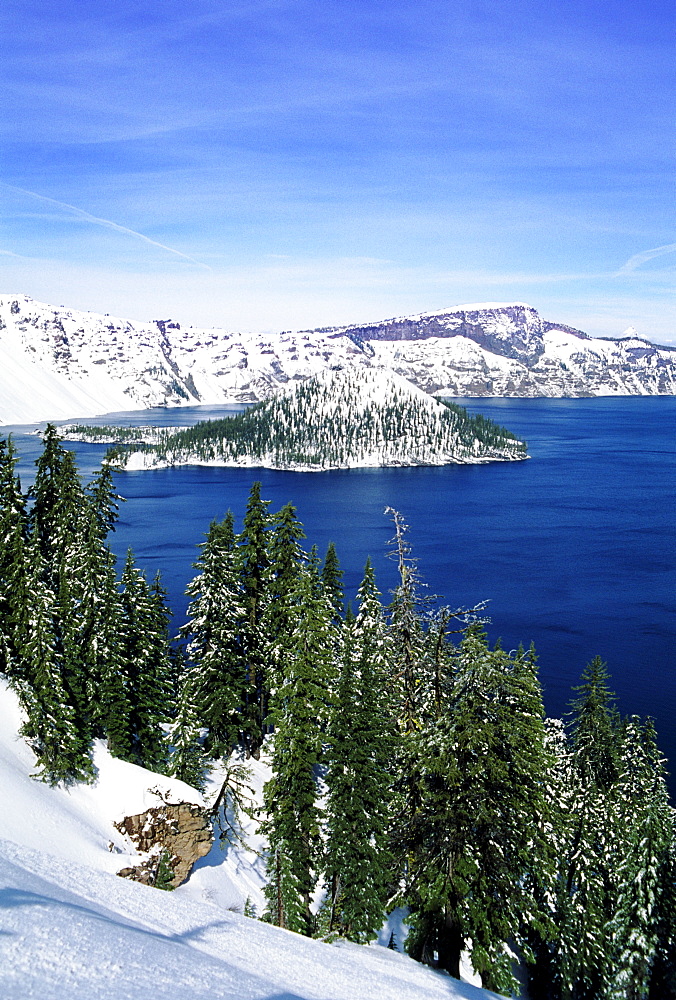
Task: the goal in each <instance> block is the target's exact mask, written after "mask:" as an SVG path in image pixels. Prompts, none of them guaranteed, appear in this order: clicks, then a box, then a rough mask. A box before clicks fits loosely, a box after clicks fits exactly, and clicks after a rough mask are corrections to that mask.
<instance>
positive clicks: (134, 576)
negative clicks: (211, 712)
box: [111, 550, 170, 773]
mask: <svg viewBox="0 0 676 1000" xmlns="http://www.w3.org/2000/svg"><path fill="white" fill-rule="evenodd" d="M120 600H121V605H122V618H121V629H122V658H121V671H120V676H121V677H122V678H123V680H124V701H122V700H121V701H120V705H121V706H122V705H123V704H124V703H126V705H127V706H128V710H129V714H128V716H127V717H126V719H123V718H119V719H118V720H117V727H118V729H119V730H120V736H119V737H118V739H119V745H120V746H123V745H125V744H126V745H127V746H128V747H129V748H130V749H129V751H128V754H126V755H124V757H123V759H126V760H130V761H131V762H132V763H134V764H140V765H141V766H142V767H147V768H148V769H149V770H151V771H159V772H161V773H162V772H163V771H164V770H165V768H166V760H167V745H166V742H165V739H164V734H163V730H162V725H163V723H164V722H166V721H167V720H168V715H169V711H168V708H169V706H168V702H169V695H170V683H169V676H170V662H169V648H168V636H167V620H168V617H169V612H168V610H167V607H166V603H165V594H164V591H163V589H162V587H161V584H160V583H159V580H157V578H156V580H155V583H154V584H153V587H152V589H150V588H149V587H148V584H147V582H146V579H145V576H144V575H143V573H142V572H141V571H140V570H139V569H138V568H137V566H136V564H135V561H134V557H133V553H132V552H131V550H130V551H129V552H128V553H127V560H126V563H125V567H124V571H123V573H122V592H121V598H120ZM125 727H126V728H125ZM112 749H113V748H112V747H111V751H112ZM119 755H120V756H123V755H122V753H120V754H119Z"/></svg>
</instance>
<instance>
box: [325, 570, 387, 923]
mask: <svg viewBox="0 0 676 1000" xmlns="http://www.w3.org/2000/svg"><path fill="white" fill-rule="evenodd" d="M379 596H380V595H379V594H378V591H377V589H376V585H375V579H374V575H373V569H372V567H371V564H370V562H367V564H366V569H365V572H364V580H363V582H362V585H361V587H360V589H359V593H358V599H359V602H360V607H359V612H358V614H357V616H356V619H354V620H349V621H348V622H347V623H346V624H345V626H344V629H343V636H344V638H343V643H342V647H343V648H342V662H341V664H340V676H339V679H338V685H337V689H336V703H335V706H334V708H333V711H332V715H331V719H330V722H329V726H328V731H327V739H328V750H327V757H328V770H327V774H326V784H327V788H328V795H327V806H326V814H327V832H326V844H325V857H326V861H325V877H326V883H327V894H328V899H327V903H328V905H329V907H330V916H329V921H328V928H327V930H328V931H329V932H338V933H339V934H341V935H343V936H344V937H347V938H349V939H350V940H352V941H357V942H367V941H369V940H372V939H373V938H374V937H375V936H376V934H377V932H378V930H379V929H380V928H381V926H382V923H383V919H384V915H385V904H386V900H387V894H388V886H389V883H390V881H391V876H392V872H391V861H390V857H389V850H388V840H389V819H390V816H389V804H390V799H391V788H390V786H391V780H392V775H391V760H392V751H393V745H394V718H393V715H392V713H391V711H390V710H389V709H390V705H389V704H388V691H387V671H388V656H389V643H388V638H387V634H386V627H385V622H384V619H383V611H382V607H381V604H380V600H379Z"/></svg>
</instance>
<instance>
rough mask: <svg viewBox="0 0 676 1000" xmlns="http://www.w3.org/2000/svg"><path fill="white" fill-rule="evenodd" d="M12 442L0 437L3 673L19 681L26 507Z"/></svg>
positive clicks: (0, 644)
mask: <svg viewBox="0 0 676 1000" xmlns="http://www.w3.org/2000/svg"><path fill="white" fill-rule="evenodd" d="M17 461H18V458H17V455H16V451H15V449H14V445H13V443H12V439H11V438H8V439H5V438H0V673H2V674H5V675H6V676H8V677H10V678H12V679H14V681H15V682H16V683H18V682H19V675H18V669H19V656H18V650H17V647H16V637H15V623H14V620H15V616H16V614H17V611H18V608H17V600H18V599H19V597H20V596H21V597H23V595H25V593H26V580H25V576H24V574H25V572H26V557H25V551H24V549H25V543H26V532H27V525H26V508H25V502H24V497H23V494H22V492H21V483H20V482H19V478H18V476H17V475H16V472H15V467H16V463H17Z"/></svg>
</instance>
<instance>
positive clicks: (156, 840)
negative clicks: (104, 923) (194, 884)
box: [115, 802, 213, 889]
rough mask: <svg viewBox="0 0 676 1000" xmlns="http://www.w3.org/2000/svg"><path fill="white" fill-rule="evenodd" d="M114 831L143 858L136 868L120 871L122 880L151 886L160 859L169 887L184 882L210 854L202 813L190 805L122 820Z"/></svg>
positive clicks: (173, 805)
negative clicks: (166, 869)
mask: <svg viewBox="0 0 676 1000" xmlns="http://www.w3.org/2000/svg"><path fill="white" fill-rule="evenodd" d="M115 826H116V828H117V829H118V830H119V831H120V833H123V834H124V835H125V836H127V837H129V839H130V840H131V841H132V842H133V844H134V846H135V847H136V848H137V850H138V851H139V853H141V854H147V855H148V857H147V858H145V859H144V860H143V861H142V862H140V863H139V864H138V865H135V866H133V867H128V868H122V869H121V870H120V871H119V872H118V873H117V874H118V875H121V876H122V878H129V879H133V880H134V881H136V882H143V883H144V884H145V885H154V884H155V879H156V876H157V871H158V867H159V863H160V859H161V858H162V857H164V860H165V862H166V864H168V865H169V867H170V868H171V870H172V872H173V878H172V879H171V881H170V887H171V888H173V889H175V888H176V886H178V885H181V883H182V882H185V880H186V879H187V877H188V875H189V874H190V872H191V870H192V866H193V865H194V864H195V862H196V861H197V860H198V859H199V858H203V857H205V855H207V854H208V853H209V851H210V850H211V844H212V841H213V831H212V827H211V820H210V818H209V814H208V812H207V810H206V809H202V808H201V806H197V805H194V804H193V803H192V802H178V803H164V804H163V805H161V806H156V807H155V808H153V809H147V810H146V812H142V813H137V814H136V815H134V816H125V818H124V819H123V820H120V822H119V823H115Z"/></svg>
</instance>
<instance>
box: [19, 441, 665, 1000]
mask: <svg viewBox="0 0 676 1000" xmlns="http://www.w3.org/2000/svg"><path fill="white" fill-rule="evenodd" d="M16 464H17V455H16V453H15V450H14V447H13V444H12V442H11V439H8V440H1V441H0V539H1V545H0V672H1V673H2V674H4V675H5V676H6V677H7V678H8V679H9V682H10V684H11V686H12V687H13V689H14V690H15V691H16V692H17V694H18V696H19V698H20V701H21V704H22V706H23V710H24V716H25V723H24V726H23V730H22V736H23V737H24V739H25V740H26V741H27V742H28V743H29V744H30V746H31V747H32V748H33V750H34V751H35V754H36V756H37V762H38V768H39V774H38V777H39V778H41V779H42V780H43V781H45V782H48V783H49V784H52V785H57V784H62V783H63V784H66V785H69V784H71V785H72V784H73V783H77V782H89V781H92V780H94V777H95V774H94V768H93V764H92V744H93V741H94V740H95V739H103V740H105V741H106V742H107V745H108V748H109V750H110V752H111V753H112V754H113V755H114V756H116V757H119V758H121V759H123V760H126V761H131V762H133V763H136V764H139V765H142V766H143V767H145V768H148V769H149V770H150V771H155V772H159V773H165V774H171V775H173V776H176V777H178V778H181V779H183V780H184V781H186V782H188V783H189V784H191V785H194V786H196V787H198V788H199V787H200V786H202V785H203V783H204V779H205V774H206V773H207V772H208V771H209V769H210V768H211V767H212V766H213V765H214V762H217V761H224V762H232V769H231V770H232V773H233V774H234V775H237V774H238V773H241V771H238V768H240V767H241V765H242V764H244V763H245V762H246V759H247V758H251V757H254V758H258V757H260V756H261V755H263V756H264V757H265V758H266V759H267V760H268V761H269V763H270V766H271V778H270V780H269V781H268V783H267V785H266V787H265V790H264V802H263V804H262V807H261V810H260V817H259V818H260V822H261V824H262V830H263V832H264V833H265V836H266V839H267V844H268V849H267V859H266V865H267V888H266V898H267V907H266V910H265V912H264V913H263V914H262V915H261V918H262V919H263V920H266V921H268V922H270V923H274V924H276V925H278V926H280V927H285V928H287V929H289V930H291V931H295V932H297V933H298V934H303V935H309V936H316V937H319V938H322V939H326V940H331V939H335V938H337V937H342V938H346V939H348V940H349V941H353V942H357V943H368V942H369V941H372V940H373V939H374V938H375V937H376V935H377V932H378V931H379V930H380V929H381V927H382V926H383V922H384V919H385V916H386V914H387V913H388V912H390V911H392V910H393V909H394V908H396V907H403V908H406V914H407V916H406V922H407V924H408V926H409V933H408V936H407V938H406V949H407V951H408V952H409V954H410V955H411V956H412V957H413V958H415V959H417V960H418V961H421V962H424V963H427V964H429V965H431V966H434V967H436V968H439V969H442V970H445V971H447V972H448V973H449V974H450V975H451V976H455V977H458V976H459V975H460V962H461V955H462V954H463V952H471V962H472V965H473V967H474V969H475V970H476V972H478V973H479V974H480V975H481V978H482V982H483V985H484V986H485V987H487V988H489V989H492V990H495V991H496V992H499V993H504V994H506V995H510V993H511V992H514V993H515V994H516V995H517V996H518V995H519V989H520V987H519V984H518V983H517V981H516V979H515V970H516V968H517V966H519V967H520V969H521V971H522V973H524V975H525V976H526V978H527V980H528V989H529V995H530V996H531V997H532V998H534V1000H539V998H543V1000H545V998H546V1000H663V998H669V997H675V996H676V825H675V822H674V817H675V814H674V810H673V808H672V806H671V805H670V802H669V797H668V792H667V786H666V772H665V761H664V759H663V758H662V757H661V755H660V753H659V751H658V747H657V736H656V733H655V731H654V728H653V726H652V724H651V722H650V720H645V719H641V718H638V717H636V716H630V717H623V716H621V715H620V714H619V712H618V711H617V709H616V707H615V701H614V697H613V693H612V690H611V687H610V678H609V674H608V671H607V667H606V664H605V663H603V662H602V660H601V659H600V658H599V657H594V656H593V650H592V651H590V660H589V663H588V664H587V665H586V666H584V665H583V664H581V665H580V666H581V668H582V667H583V666H584V669H583V670H582V676H581V680H580V683H579V685H578V686H577V687H576V689H575V691H574V692H573V696H572V700H571V706H570V712H569V714H568V715H567V716H566V718H565V720H559V719H549V718H547V717H546V714H545V710H544V705H543V700H542V692H541V688H540V685H539V681H538V670H537V654H536V651H535V649H533V648H532V647H531V648H530V649H525V648H519V649H517V650H512V651H507V650H505V649H503V648H501V647H500V645H497V646H491V645H490V644H489V642H488V639H487V636H486V633H485V625H486V622H487V619H486V617H485V614H484V607H483V605H479V606H476V607H472V608H449V607H440V606H439V605H438V604H435V603H431V602H428V601H427V600H426V599H425V596H424V595H425V591H424V588H423V587H422V584H421V577H420V576H419V572H418V567H417V564H416V560H415V557H414V554H413V553H412V551H411V548H410V545H409V542H408V537H407V525H406V524H405V521H404V519H403V517H402V515H401V514H400V513H399V512H397V511H395V510H391V509H389V508H388V510H387V512H386V514H387V516H388V517H389V518H390V519H391V522H392V535H393V538H392V541H391V545H390V549H391V555H392V558H393V559H394V561H395V564H396V567H397V584H396V587H395V588H394V590H393V591H392V592H391V593H390V594H388V595H387V597H384V596H383V595H382V594H381V593H380V592H379V590H378V585H377V581H376V579H375V576H374V572H373V569H372V567H371V565H370V563H369V562H367V563H366V566H365V567H364V572H363V580H362V583H361V586H360V587H359V590H358V593H357V594H356V599H355V600H354V601H346V599H345V595H344V594H343V588H342V583H341V579H342V573H341V569H340V563H339V558H338V554H337V553H336V550H335V548H334V547H333V545H331V546H329V548H328V550H327V552H326V553H322V554H321V556H320V554H319V553H318V552H317V551H316V549H315V548H313V547H309V548H306V542H305V534H304V531H303V526H302V524H301V523H300V521H299V520H298V517H297V514H296V510H295V508H294V506H293V504H292V503H287V504H286V505H285V506H283V507H282V508H281V510H278V511H272V510H270V503H269V501H267V500H265V499H264V498H263V497H262V495H261V486H260V483H254V484H253V486H252V489H251V493H250V497H249V502H248V505H247V507H246V510H245V511H243V512H240V514H239V515H238V516H240V517H241V524H239V526H238V522H237V521H236V517H235V514H234V513H231V512H229V513H228V514H226V516H225V517H224V518H223V520H221V521H213V522H212V524H211V526H210V528H209V531H208V534H207V536H206V538H205V540H204V541H202V542H201V544H199V539H196V545H198V544H199V548H198V549H196V552H197V553H198V554H197V556H196V562H195V574H194V577H193V579H192V581H191V583H190V584H189V586H188V589H187V598H188V620H187V624H186V625H185V626H184V627H182V628H181V630H180V634H179V635H178V636H172V635H171V630H170V620H171V615H170V611H169V609H168V607H167V602H166V594H165V591H164V589H163V586H162V581H161V579H160V578H159V576H158V577H156V578H155V579H154V580H150V581H149V580H147V579H146V577H145V575H144V573H143V572H142V571H141V570H140V569H139V568H138V566H137V565H136V562H135V559H134V555H133V553H132V552H129V554H128V555H127V558H126V561H125V563H124V566H123V567H122V568H121V572H118V569H117V567H116V561H115V557H114V555H113V554H112V552H111V549H110V547H109V544H108V537H109V533H110V532H111V531H113V530H114V527H115V521H116V517H117V511H118V503H119V500H120V498H119V497H118V496H117V494H116V490H115V485H114V481H113V472H112V471H111V468H110V466H109V465H107V464H104V465H103V466H102V468H101V469H100V471H99V472H98V473H97V474H96V475H95V476H94V477H93V479H92V480H91V481H90V482H89V483H87V484H84V483H83V482H82V481H81V479H80V476H79V474H78V471H77V468H76V465H75V461H74V458H73V454H72V452H71V451H69V450H67V449H66V448H65V447H64V446H63V444H62V442H61V439H60V438H59V436H58V434H57V432H56V430H55V428H54V427H52V426H49V427H48V428H47V430H46V431H45V433H44V443H43V450H42V454H41V455H40V457H39V459H38V461H37V474H36V478H35V483H34V486H33V487H32V488H31V489H30V490H29V491H28V492H23V491H22V487H21V484H20V481H19V478H18V476H17V473H16ZM132 516H133V513H132ZM235 784H236V782H235ZM233 787H234V786H233ZM233 794H234V793H233ZM317 900H319V901H320V902H319V904H317ZM394 944H395V942H393V945H394ZM524 970H525V971H524Z"/></svg>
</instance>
